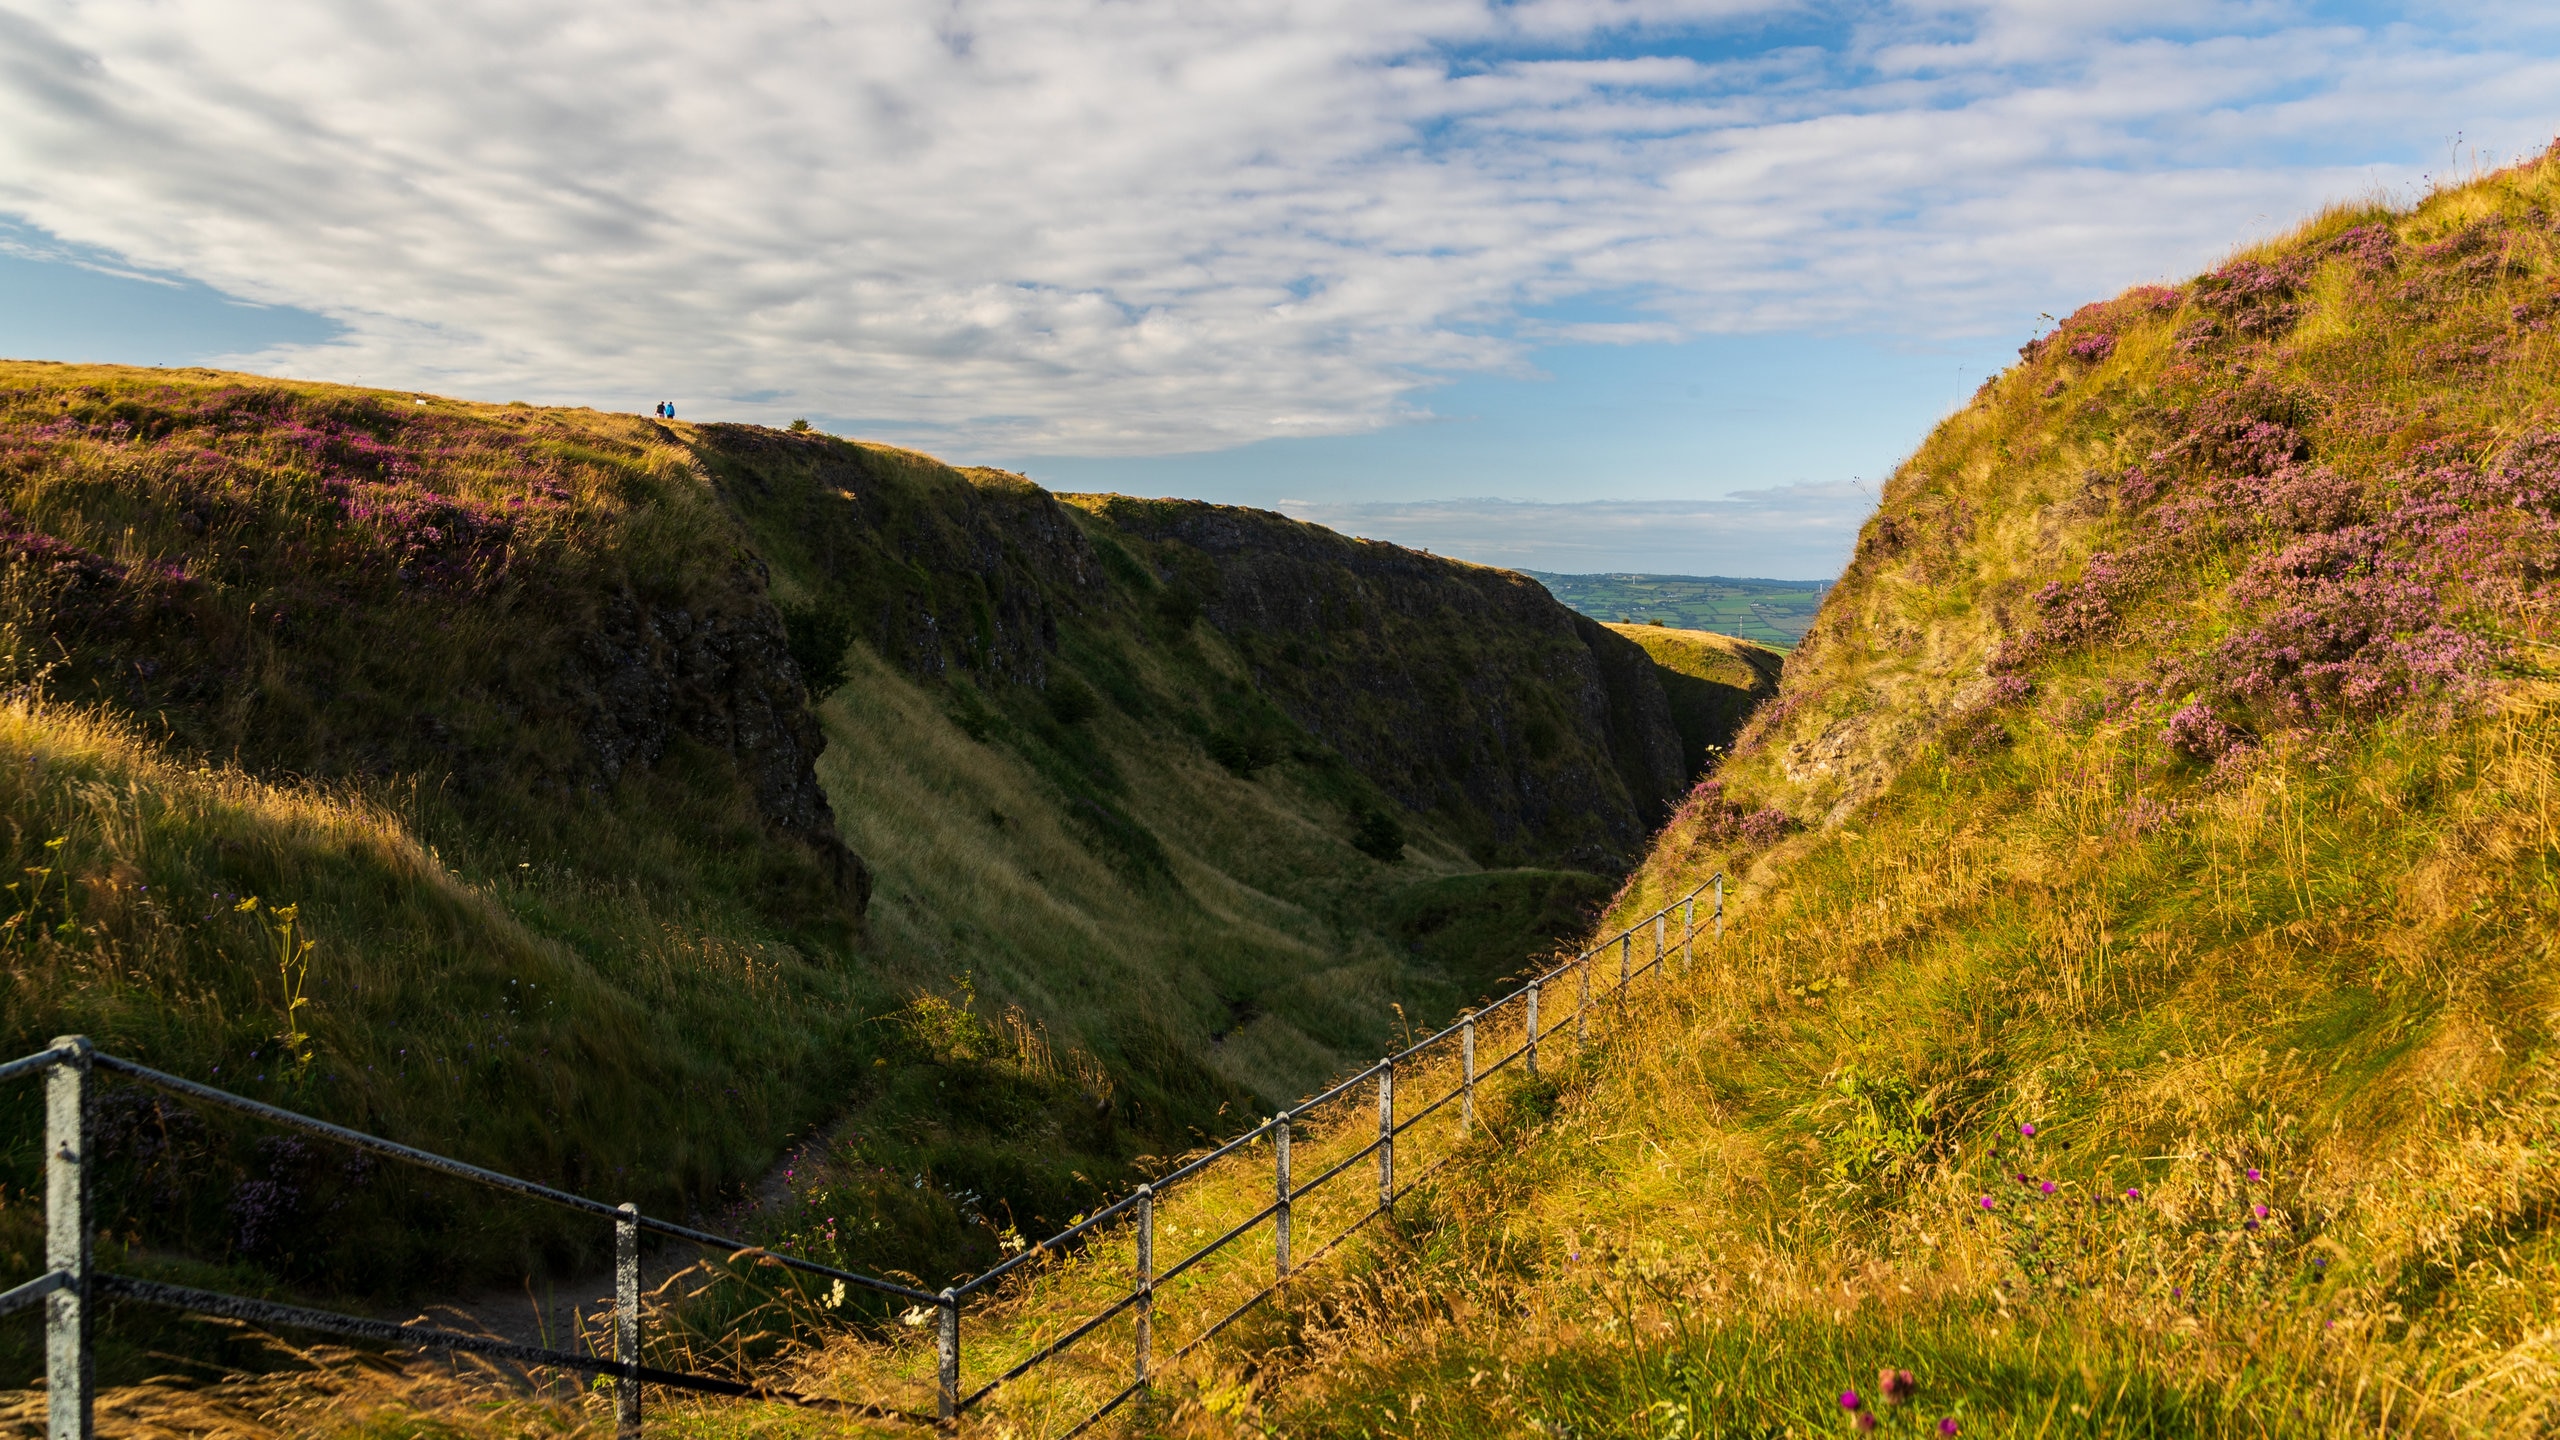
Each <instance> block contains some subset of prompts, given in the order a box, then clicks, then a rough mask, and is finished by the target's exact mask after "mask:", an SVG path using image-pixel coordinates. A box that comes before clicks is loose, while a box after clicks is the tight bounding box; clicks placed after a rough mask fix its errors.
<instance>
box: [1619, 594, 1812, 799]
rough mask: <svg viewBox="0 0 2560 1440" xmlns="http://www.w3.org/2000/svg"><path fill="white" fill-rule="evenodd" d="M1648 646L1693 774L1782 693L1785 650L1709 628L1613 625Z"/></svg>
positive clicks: (1705, 766) (1720, 755) (1703, 769)
mask: <svg viewBox="0 0 2560 1440" xmlns="http://www.w3.org/2000/svg"><path fill="white" fill-rule="evenodd" d="M1609 628H1610V629H1612V630H1614V631H1616V632H1618V633H1619V634H1621V635H1624V636H1625V637H1627V638H1628V639H1630V640H1633V641H1634V642H1636V644H1638V645H1640V646H1642V647H1644V653H1645V654H1647V655H1649V656H1651V657H1652V659H1653V663H1654V666H1655V668H1656V669H1657V670H1658V671H1659V673H1660V674H1661V677H1662V691H1663V698H1665V699H1667V700H1669V701H1670V702H1671V719H1672V723H1674V724H1675V725H1677V726H1679V727H1680V747H1681V750H1682V753H1683V758H1684V762H1685V764H1686V766H1687V769H1688V773H1689V774H1691V775H1703V774H1705V773H1706V771H1707V769H1708V767H1709V766H1711V765H1713V764H1714V763H1715V762H1716V761H1717V760H1719V759H1721V758H1723V756H1724V754H1725V752H1726V750H1727V749H1728V748H1729V747H1731V745H1732V744H1733V740H1734V737H1735V736H1736V735H1739V734H1740V733H1741V732H1742V727H1743V725H1744V724H1745V723H1746V722H1748V721H1749V720H1750V718H1751V712H1752V711H1753V710H1755V709H1757V708H1758V707H1759V706H1760V704H1761V702H1763V701H1765V700H1769V699H1772V698H1774V697H1775V696H1776V695H1777V693H1778V675H1779V671H1780V670H1781V669H1782V668H1783V667H1784V665H1785V664H1786V656H1785V654H1784V653H1783V652H1781V651H1779V650H1776V649H1773V648H1771V647H1769V646H1766V645H1755V644H1753V643H1752V642H1750V641H1748V640H1741V639H1736V638H1735V637H1733V636H1730V635H1717V634H1713V633H1711V632H1708V631H1704V630H1680V629H1674V628H1672V627H1670V626H1666V625H1612V626H1610V627H1609Z"/></svg>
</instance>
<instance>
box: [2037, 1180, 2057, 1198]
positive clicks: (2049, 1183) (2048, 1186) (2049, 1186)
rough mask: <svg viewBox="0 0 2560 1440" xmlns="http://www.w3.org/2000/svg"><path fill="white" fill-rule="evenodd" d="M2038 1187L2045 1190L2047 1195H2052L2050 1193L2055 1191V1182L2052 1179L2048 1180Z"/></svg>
mask: <svg viewBox="0 0 2560 1440" xmlns="http://www.w3.org/2000/svg"><path fill="white" fill-rule="evenodd" d="M2036 1188H2037V1189H2038V1190H2041V1191H2043V1192H2044V1193H2046V1194H2047V1195H2050V1194H2052V1193H2053V1191H2054V1184H2053V1182H2052V1181H2050V1180H2047V1181H2046V1182H2044V1183H2043V1184H2041V1185H2039V1186H2037V1187H2036Z"/></svg>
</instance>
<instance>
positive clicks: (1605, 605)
mask: <svg viewBox="0 0 2560 1440" xmlns="http://www.w3.org/2000/svg"><path fill="white" fill-rule="evenodd" d="M1523 573H1525V574H1527V575H1529V576H1530V577H1531V578H1533V579H1535V580H1536V581H1537V582H1538V583H1539V584H1541V585H1544V586H1546V587H1547V593H1548V594H1550V595H1553V596H1555V597H1556V598H1557V599H1558V600H1561V601H1563V602H1564V603H1565V604H1567V605H1570V606H1572V607H1573V608H1574V609H1576V610H1579V611H1581V612H1582V613H1583V614H1585V615H1588V616H1590V617H1591V618H1592V619H1594V620H1604V621H1622V622H1626V623H1630V624H1637V625H1641V624H1643V623H1644V622H1646V621H1648V620H1659V621H1661V622H1662V623H1663V624H1665V625H1676V626H1678V627H1680V628H1681V629H1684V630H1713V631H1715V632H1716V633H1718V634H1721V635H1739V636H1741V637H1742V638H1743V639H1745V640H1757V641H1759V642H1760V643H1761V644H1763V645H1775V646H1777V647H1778V648H1779V649H1782V650H1784V649H1791V648H1793V647H1794V645H1795V643H1796V642H1797V641H1798V640H1801V639H1803V638H1804V632H1805V630H1806V628H1807V627H1809V626H1810V625H1812V624H1813V612H1814V609H1815V607H1817V606H1819V605H1820V604H1821V603H1822V592H1824V591H1825V590H1828V589H1830V588H1831V582H1830V581H1828V580H1733V579H1727V578H1726V577H1724V576H1721V575H1550V574H1547V573H1546V572H1544V571H1541V570H1530V571H1525V572H1523Z"/></svg>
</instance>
